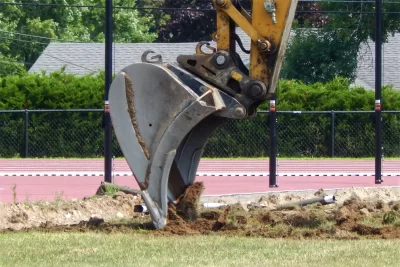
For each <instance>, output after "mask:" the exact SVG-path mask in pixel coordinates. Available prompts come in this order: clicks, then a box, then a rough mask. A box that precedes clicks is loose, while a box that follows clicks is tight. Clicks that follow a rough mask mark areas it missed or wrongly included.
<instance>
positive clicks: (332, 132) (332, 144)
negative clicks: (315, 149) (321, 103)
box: [331, 110, 335, 158]
mask: <svg viewBox="0 0 400 267" xmlns="http://www.w3.org/2000/svg"><path fill="white" fill-rule="evenodd" d="M334 156H335V112H334V111H333V110H332V111H331V158H333V157H334Z"/></svg>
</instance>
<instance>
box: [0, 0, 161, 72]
mask: <svg viewBox="0 0 400 267" xmlns="http://www.w3.org/2000/svg"><path fill="white" fill-rule="evenodd" d="M11 1H14V2H16V3H20V2H22V1H21V0H11ZM11 1H10V2H11ZM62 3H63V4H64V5H83V6H85V5H86V6H102V7H104V6H105V1H104V0H67V1H63V2H62ZM113 3H114V6H131V7H134V4H135V1H134V0H114V1H113ZM40 4H60V1H58V0H41V1H40ZM113 12H114V18H113V21H114V25H113V28H114V36H113V38H114V42H152V41H153V40H154V39H155V38H156V37H157V34H156V33H155V32H150V31H149V28H150V27H152V25H153V24H154V22H153V18H152V16H151V15H147V16H145V17H142V16H140V14H139V12H138V11H137V10H134V9H124V8H114V11H113ZM104 16H105V12H104V8H89V7H73V6H71V7H65V6H62V7H54V6H35V5H1V6H0V18H1V19H0V39H2V42H1V45H0V55H1V56H2V57H3V59H4V60H5V59H7V58H9V59H12V60H16V61H19V62H25V63H26V64H25V67H26V68H29V67H30V65H29V63H30V64H32V63H34V62H35V61H36V59H37V58H38V57H39V55H40V54H41V52H42V51H43V50H44V49H45V47H46V46H47V45H48V43H49V42H50V41H55V39H61V40H68V41H80V42H103V41H104ZM35 36H42V37H44V38H38V37H35ZM10 61H11V60H10Z"/></svg>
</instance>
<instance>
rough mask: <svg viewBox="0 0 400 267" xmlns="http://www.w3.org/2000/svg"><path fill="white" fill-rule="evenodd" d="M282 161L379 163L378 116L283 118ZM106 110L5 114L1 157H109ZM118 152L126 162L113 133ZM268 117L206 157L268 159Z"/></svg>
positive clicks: (214, 144) (394, 145) (389, 116)
mask: <svg viewBox="0 0 400 267" xmlns="http://www.w3.org/2000/svg"><path fill="white" fill-rule="evenodd" d="M277 113H278V114H277V136H278V141H277V147H278V154H279V157H297V158H299V157H300V158H301V157H354V158H356V157H374V153H375V132H374V130H375V128H374V127H375V119H374V117H375V115H374V112H373V111H372V112H367V111H365V112H360V111H358V112H355V111H352V112H351V111H349V112H347V111H328V112H326V111H323V112H322V111H312V112H292V111H290V112H288V111H279V112H277ZM102 117H103V110H25V111H4V110H3V111H0V137H1V138H0V157H3V158H5V157H7V158H8V157H34V158H46V157H65V158H71V157H75V158H86V157H91V158H93V157H103V156H104V154H103V153H104V130H103V128H102ZM382 117H383V127H382V128H383V133H382V134H383V148H384V156H385V157H399V156H400V112H397V111H386V112H384V113H383V115H382ZM112 150H113V155H114V156H115V157H122V156H123V154H122V152H121V150H120V147H119V144H118V141H117V139H116V137H115V135H114V133H113V137H112ZM268 154H269V118H268V112H266V111H260V112H259V113H258V115H257V116H255V117H254V118H251V119H246V120H228V121H227V122H225V123H224V124H223V125H222V126H220V127H219V128H218V129H217V130H216V131H215V132H214V133H213V135H212V136H211V137H210V139H209V140H208V142H207V144H206V147H205V151H204V155H203V156H204V157H213V158H221V157H224V158H230V157H232V158H233V157H250V158H255V157H268Z"/></svg>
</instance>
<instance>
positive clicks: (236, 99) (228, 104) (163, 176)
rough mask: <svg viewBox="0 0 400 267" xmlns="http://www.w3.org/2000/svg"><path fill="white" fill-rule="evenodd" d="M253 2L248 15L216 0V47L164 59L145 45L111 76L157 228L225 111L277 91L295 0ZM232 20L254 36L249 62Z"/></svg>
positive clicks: (118, 120) (238, 112)
mask: <svg viewBox="0 0 400 267" xmlns="http://www.w3.org/2000/svg"><path fill="white" fill-rule="evenodd" d="M275 2H277V3H278V2H280V3H279V4H278V5H277V6H276V8H275ZM252 3H253V11H256V12H253V13H254V16H255V17H254V18H253V20H250V19H248V15H246V13H245V12H244V10H243V9H242V8H241V6H240V1H237V0H236V1H233V0H214V5H215V6H216V10H217V18H218V19H217V28H218V30H217V32H216V34H214V35H213V36H214V41H215V42H216V43H217V48H216V49H212V50H213V53H209V54H207V53H204V52H203V51H202V50H201V48H202V46H204V45H207V47H208V48H211V46H210V44H209V43H207V42H201V43H200V44H199V45H198V47H197V48H196V53H195V54H193V55H180V56H178V58H177V62H175V63H171V62H168V63H163V62H162V59H161V56H158V60H155V61H154V60H152V61H150V60H148V59H147V56H148V54H150V53H151V52H153V51H147V52H145V53H144V54H143V56H142V63H136V64H132V65H129V66H126V67H125V68H124V69H122V70H121V71H120V73H118V75H117V76H116V77H115V79H114V80H113V82H112V84H111V87H110V90H109V105H110V115H111V121H112V125H113V128H114V132H115V134H116V137H117V140H118V142H119V144H120V148H121V150H122V152H123V154H124V156H125V159H126V161H127V163H128V164H129V166H130V168H131V170H132V172H133V175H134V177H135V179H136V181H137V183H138V185H139V187H140V189H141V194H142V198H143V200H144V202H145V204H146V207H147V209H148V211H149V212H150V215H151V218H152V221H153V224H154V226H155V227H156V228H157V229H160V228H163V227H164V226H165V225H166V223H167V215H168V204H169V203H176V201H177V199H178V198H179V197H180V196H181V195H182V194H183V193H184V192H185V190H186V189H187V187H188V186H189V185H191V184H193V183H194V181H195V178H196V172H197V169H198V165H199V162H200V158H201V156H202V154H203V149H204V146H205V144H206V141H207V139H208V137H209V136H210V135H211V134H212V133H213V131H214V130H215V129H217V128H218V126H220V125H221V124H222V123H223V122H225V121H226V120H228V119H245V118H249V117H251V116H254V115H255V114H256V108H257V106H258V105H260V104H261V103H263V102H265V101H266V100H268V99H272V98H273V96H274V92H275V86H276V83H277V77H278V75H279V70H280V66H281V63H282V60H283V56H284V53H285V48H286V41H287V37H288V31H290V25H291V23H292V20H293V17H294V13H295V12H294V11H295V9H296V5H297V0H275V1H273V0H253V1H252ZM260 8H261V9H263V10H264V11H263V12H261V11H260ZM221 14H222V15H221ZM263 16H265V18H264V19H265V21H261V20H260V19H261V18H263ZM232 22H235V23H236V24H237V25H238V26H239V27H241V28H243V29H244V30H245V32H246V33H248V35H249V36H250V37H251V40H252V44H251V49H252V50H251V55H250V65H249V67H248V68H246V66H245V64H244V63H243V61H242V60H241V58H240V57H239V56H238V54H237V53H236V52H235V49H234V48H233V47H235V46H234V45H231V44H234V43H235V42H236V41H238V40H237V35H235V32H234V31H235V23H232ZM261 22H263V23H261ZM251 23H252V24H251ZM266 29H270V30H269V31H267V30H266ZM249 53H250V52H249ZM156 57H157V56H156ZM156 57H153V59H154V58H156ZM261 74H262V75H261Z"/></svg>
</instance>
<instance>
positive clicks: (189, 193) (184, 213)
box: [176, 182, 204, 221]
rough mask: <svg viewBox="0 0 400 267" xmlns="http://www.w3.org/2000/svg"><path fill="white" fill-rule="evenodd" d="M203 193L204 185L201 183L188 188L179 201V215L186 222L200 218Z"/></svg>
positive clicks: (177, 208) (177, 207)
mask: <svg viewBox="0 0 400 267" xmlns="http://www.w3.org/2000/svg"><path fill="white" fill-rule="evenodd" d="M203 191H204V185H203V183H201V182H196V183H194V184H192V185H190V186H188V187H187V188H186V190H185V192H184V193H183V195H182V196H181V197H180V198H178V200H177V202H178V204H177V205H176V211H177V214H179V216H181V217H182V218H183V219H184V220H189V221H195V220H196V219H197V218H198V209H199V199H200V196H201V194H202V193H203Z"/></svg>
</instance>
